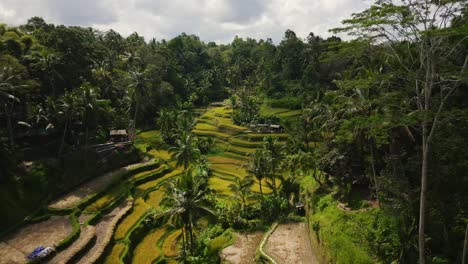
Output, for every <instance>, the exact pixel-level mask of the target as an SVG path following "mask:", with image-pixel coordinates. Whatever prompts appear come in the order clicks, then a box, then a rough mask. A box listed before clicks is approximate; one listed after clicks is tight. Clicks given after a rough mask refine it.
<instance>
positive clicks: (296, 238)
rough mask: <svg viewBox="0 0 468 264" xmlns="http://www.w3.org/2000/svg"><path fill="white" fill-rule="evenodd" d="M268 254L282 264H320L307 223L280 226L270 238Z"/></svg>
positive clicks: (267, 244) (267, 247) (267, 248)
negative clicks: (312, 246)
mask: <svg viewBox="0 0 468 264" xmlns="http://www.w3.org/2000/svg"><path fill="white" fill-rule="evenodd" d="M265 249H266V253H267V254H268V255H270V256H271V257H273V258H274V259H275V260H276V261H277V262H278V263H281V264H286V263H287V264H318V263H319V262H318V260H317V258H316V256H315V255H314V253H313V251H312V248H311V244H310V239H309V236H308V230H307V224H306V223H290V224H280V225H278V227H277V228H276V229H275V231H273V233H272V234H271V235H270V237H269V238H268V241H267V243H266V245H265Z"/></svg>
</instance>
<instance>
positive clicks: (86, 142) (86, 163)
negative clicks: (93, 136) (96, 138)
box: [84, 125, 89, 173]
mask: <svg viewBox="0 0 468 264" xmlns="http://www.w3.org/2000/svg"><path fill="white" fill-rule="evenodd" d="M88 137H89V127H88V125H86V134H85V150H84V160H85V167H86V173H87V172H88V167H89V166H88Z"/></svg>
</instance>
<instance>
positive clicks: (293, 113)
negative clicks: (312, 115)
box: [277, 110, 302, 118]
mask: <svg viewBox="0 0 468 264" xmlns="http://www.w3.org/2000/svg"><path fill="white" fill-rule="evenodd" d="M301 114H302V111H301V110H292V111H289V112H284V113H279V114H278V115H277V116H278V117H279V118H290V117H295V116H299V115H301Z"/></svg>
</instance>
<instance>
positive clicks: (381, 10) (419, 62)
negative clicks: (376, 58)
mask: <svg viewBox="0 0 468 264" xmlns="http://www.w3.org/2000/svg"><path fill="white" fill-rule="evenodd" d="M464 3H465V1H428V0H402V1H393V0H384V1H376V2H375V4H374V5H372V6H371V7H370V8H369V9H367V10H365V11H363V12H360V13H357V14H354V15H353V17H352V19H348V20H345V21H344V24H345V25H348V26H347V27H345V28H342V29H338V30H335V32H337V31H340V30H344V31H351V32H352V33H354V34H356V35H358V36H359V37H361V38H366V39H369V40H371V41H373V42H374V43H376V44H380V45H382V46H384V47H386V48H387V51H388V55H389V57H391V58H392V59H394V60H395V62H396V64H398V65H399V70H400V71H401V73H402V74H401V75H400V76H401V77H400V78H401V80H402V81H403V82H404V83H406V84H407V85H410V86H412V87H413V89H414V93H415V94H414V100H415V102H416V103H415V106H416V107H415V109H414V111H416V112H418V113H420V116H421V118H420V120H419V121H420V122H419V126H420V128H421V147H422V151H421V169H420V171H421V192H420V206H419V263H421V264H424V263H426V256H425V254H426V247H425V244H426V243H425V242H426V237H425V223H426V206H427V205H426V193H427V189H428V174H429V171H428V169H429V166H428V164H429V157H430V155H431V145H432V142H433V138H434V134H435V133H436V131H437V128H438V125H439V124H440V122H441V119H444V118H445V116H444V107H445V106H446V104H447V102H448V100H449V98H450V96H451V95H452V94H453V93H454V92H455V91H456V89H457V88H458V87H460V85H461V84H462V83H464V82H466V74H467V73H466V69H467V65H468V54H466V52H464V54H463V52H461V53H460V50H459V48H460V45H459V44H461V43H462V42H458V43H455V45H454V44H453V43H450V42H449V41H448V40H449V38H450V37H453V36H459V35H465V36H466V35H467V34H468V30H467V28H465V27H462V28H454V27H453V24H452V21H455V20H454V19H455V18H456V17H458V16H459V15H460V13H461V12H462V10H463V8H464ZM460 54H462V58H461V60H460V59H458V58H456V57H454V56H459V55H460ZM449 65H451V66H452V67H449Z"/></svg>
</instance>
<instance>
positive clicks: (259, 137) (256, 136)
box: [236, 133, 288, 141]
mask: <svg viewBox="0 0 468 264" xmlns="http://www.w3.org/2000/svg"><path fill="white" fill-rule="evenodd" d="M236 137H238V138H243V139H245V140H247V141H263V138H265V137H273V138H278V140H279V141H284V140H286V139H288V135H287V134H277V133H248V134H240V135H238V136H236Z"/></svg>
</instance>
